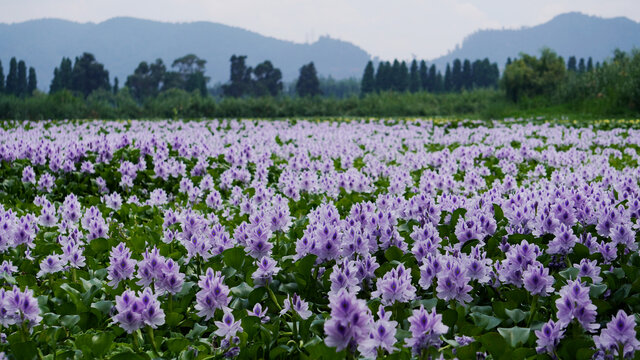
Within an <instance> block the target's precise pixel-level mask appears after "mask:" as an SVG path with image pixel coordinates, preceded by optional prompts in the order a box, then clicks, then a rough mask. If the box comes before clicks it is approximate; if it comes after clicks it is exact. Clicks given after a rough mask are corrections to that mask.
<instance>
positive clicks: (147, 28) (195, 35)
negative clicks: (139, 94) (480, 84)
mask: <svg viewBox="0 0 640 360" xmlns="http://www.w3.org/2000/svg"><path fill="white" fill-rule="evenodd" d="M85 51H87V52H91V53H93V54H94V55H95V56H96V59H97V60H98V61H99V62H101V63H103V64H104V65H105V67H106V69H107V70H109V75H110V77H111V79H112V80H113V78H114V77H116V76H117V77H118V79H119V81H120V85H121V86H122V85H123V84H124V82H125V81H126V77H127V76H128V75H130V74H132V73H133V71H134V70H135V68H136V67H137V66H138V64H139V63H140V62H141V61H147V62H149V61H154V60H155V59H157V58H161V59H162V60H163V61H164V62H165V64H166V65H167V67H169V66H170V65H171V63H172V62H173V60H174V59H176V58H179V57H181V56H183V55H186V54H189V53H193V54H196V55H197V56H199V57H201V58H203V59H206V60H207V64H206V68H207V72H206V75H208V76H210V77H211V81H210V82H209V85H213V84H214V83H217V82H226V81H228V79H229V67H230V63H229V58H230V57H231V55H233V54H237V55H247V56H248V58H247V64H248V65H250V66H253V65H255V64H258V63H260V62H262V61H264V60H271V62H272V63H273V64H274V66H276V67H278V68H280V69H281V70H282V74H283V78H284V80H285V81H291V80H294V79H295V78H297V76H298V71H299V69H300V67H301V66H302V65H304V64H306V63H308V62H310V61H313V62H314V63H315V66H316V69H317V70H318V73H319V74H320V75H324V76H329V75H331V76H332V77H333V78H336V79H343V78H348V77H354V76H355V77H360V76H361V75H362V69H364V66H365V65H366V63H367V61H368V60H369V58H370V56H369V54H368V53H367V52H366V51H364V50H362V49H361V48H359V47H357V46H355V45H353V44H351V43H348V42H345V41H341V40H336V39H332V38H329V37H321V38H319V39H318V40H317V41H316V42H314V43H312V44H299V43H294V42H290V41H284V40H278V39H275V38H271V37H266V36H263V35H260V34H257V33H255V32H251V31H247V30H243V29H240V28H237V27H232V26H227V25H222V24H218V23H212V22H192V23H165V22H158V21H149V20H141V19H135V18H126V17H121V18H113V19H110V20H107V21H104V22H101V23H98V24H94V23H76V22H71V21H65V20H58V19H42V20H31V21H26V22H22V23H16V24H0V60H2V63H3V67H4V68H5V75H6V72H7V70H8V66H9V59H10V58H11V57H12V56H16V57H17V58H18V59H23V60H25V61H26V63H27V66H33V67H34V68H35V69H36V72H37V75H38V87H39V88H40V89H44V90H47V91H48V89H49V85H50V83H51V79H52V78H53V70H54V68H55V67H56V66H58V65H59V64H60V60H61V59H62V57H63V56H66V57H70V58H71V59H72V60H73V59H74V58H75V57H76V56H80V55H81V54H82V52H85Z"/></svg>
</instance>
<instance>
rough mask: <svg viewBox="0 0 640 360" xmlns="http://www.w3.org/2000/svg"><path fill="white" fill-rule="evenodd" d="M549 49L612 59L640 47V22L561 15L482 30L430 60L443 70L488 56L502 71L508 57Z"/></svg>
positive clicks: (582, 55) (561, 53)
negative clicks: (526, 24) (457, 61)
mask: <svg viewBox="0 0 640 360" xmlns="http://www.w3.org/2000/svg"><path fill="white" fill-rule="evenodd" d="M545 46H546V47H549V48H551V49H553V50H554V51H556V52H557V53H558V54H559V55H561V56H563V57H564V58H565V60H566V59H567V58H568V57H569V56H576V58H578V59H579V58H580V57H584V58H585V60H586V59H587V58H588V57H589V56H591V57H592V58H593V61H594V63H595V62H596V61H602V60H604V59H606V58H609V57H612V56H613V50H615V49H616V48H619V49H620V50H625V51H628V50H631V49H633V48H634V47H638V48H640V23H637V22H635V21H633V20H630V19H628V18H625V17H617V18H610V19H605V18H601V17H597V16H588V15H584V14H581V13H577V12H571V13H566V14H561V15H558V16H556V17H554V18H553V19H551V20H550V21H548V22H546V23H544V24H541V25H537V26H533V27H526V28H521V29H516V30H481V31H477V32H475V33H473V34H471V35H469V36H468V37H467V38H466V39H465V40H464V41H463V42H462V45H461V46H459V47H457V48H456V49H455V50H453V51H451V52H449V53H448V54H447V55H444V56H442V57H439V58H437V59H434V60H433V61H431V62H432V63H435V64H436V67H438V68H439V69H442V70H443V71H444V67H445V66H446V63H447V62H452V61H453V60H454V59H455V58H459V59H470V60H475V59H482V58H485V57H488V58H489V59H491V61H492V62H497V63H498V65H499V66H500V68H503V67H504V65H505V62H506V60H507V57H511V58H514V57H517V56H518V54H519V53H520V52H524V53H528V54H532V55H539V54H540V49H542V48H543V47H545Z"/></svg>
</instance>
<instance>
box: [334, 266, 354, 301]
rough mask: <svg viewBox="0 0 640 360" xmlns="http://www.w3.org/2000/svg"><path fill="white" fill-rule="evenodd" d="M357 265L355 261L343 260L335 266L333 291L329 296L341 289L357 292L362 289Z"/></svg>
mask: <svg viewBox="0 0 640 360" xmlns="http://www.w3.org/2000/svg"><path fill="white" fill-rule="evenodd" d="M357 275H358V274H357V265H356V263H355V262H346V261H345V262H343V263H342V264H336V265H334V266H333V269H332V272H331V276H330V277H329V279H330V280H331V291H329V296H331V295H332V294H337V293H338V291H339V290H340V289H346V290H347V291H349V292H351V293H353V294H357V293H358V291H360V286H359V284H360V280H359V279H358V276H357Z"/></svg>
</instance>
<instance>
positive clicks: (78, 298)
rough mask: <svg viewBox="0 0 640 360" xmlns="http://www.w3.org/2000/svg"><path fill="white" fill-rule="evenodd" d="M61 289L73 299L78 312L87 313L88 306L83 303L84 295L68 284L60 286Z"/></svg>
mask: <svg viewBox="0 0 640 360" xmlns="http://www.w3.org/2000/svg"><path fill="white" fill-rule="evenodd" d="M60 289H62V290H63V291H64V292H66V293H67V294H68V295H69V299H71V302H73V304H74V305H75V306H76V310H77V312H79V313H81V312H85V311H87V306H86V305H85V304H84V303H83V302H82V295H81V294H80V292H79V291H78V290H76V289H74V288H72V287H71V285H69V284H68V283H64V284H62V285H60Z"/></svg>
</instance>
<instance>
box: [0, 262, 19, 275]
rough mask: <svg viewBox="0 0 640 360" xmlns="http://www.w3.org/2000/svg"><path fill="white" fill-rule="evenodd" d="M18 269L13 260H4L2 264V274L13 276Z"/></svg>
mask: <svg viewBox="0 0 640 360" xmlns="http://www.w3.org/2000/svg"><path fill="white" fill-rule="evenodd" d="M17 270H18V267H17V266H15V265H13V263H12V262H11V260H4V261H3V262H2V264H0V276H4V275H6V276H11V275H13V273H14V272H16V271H17Z"/></svg>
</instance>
